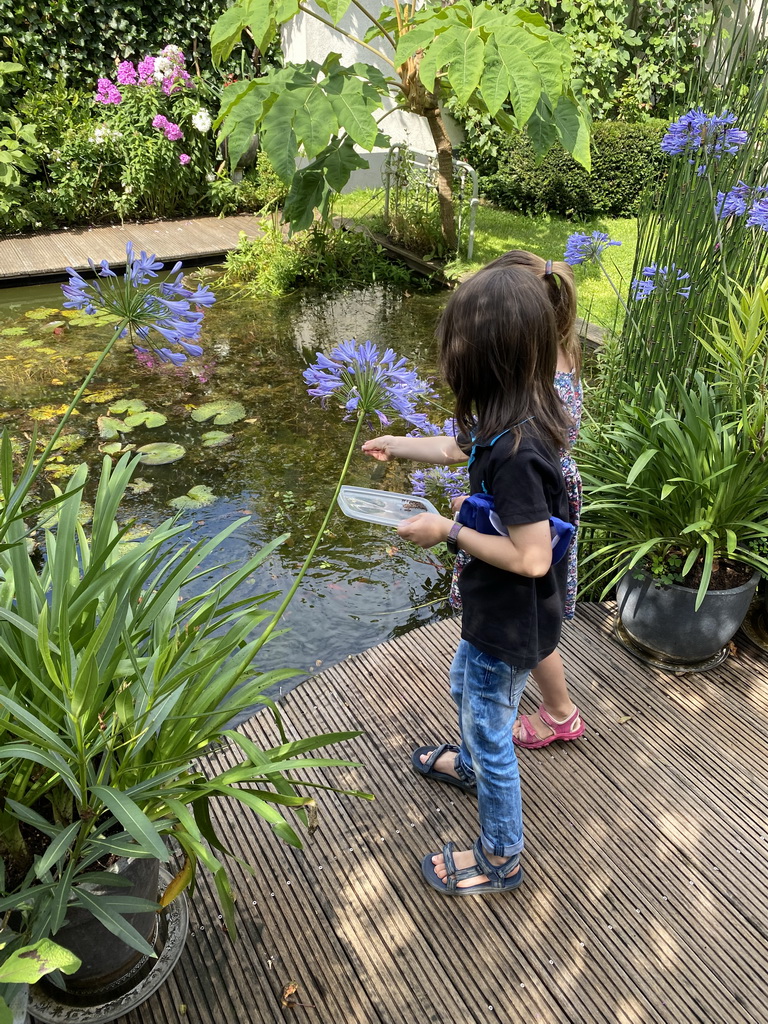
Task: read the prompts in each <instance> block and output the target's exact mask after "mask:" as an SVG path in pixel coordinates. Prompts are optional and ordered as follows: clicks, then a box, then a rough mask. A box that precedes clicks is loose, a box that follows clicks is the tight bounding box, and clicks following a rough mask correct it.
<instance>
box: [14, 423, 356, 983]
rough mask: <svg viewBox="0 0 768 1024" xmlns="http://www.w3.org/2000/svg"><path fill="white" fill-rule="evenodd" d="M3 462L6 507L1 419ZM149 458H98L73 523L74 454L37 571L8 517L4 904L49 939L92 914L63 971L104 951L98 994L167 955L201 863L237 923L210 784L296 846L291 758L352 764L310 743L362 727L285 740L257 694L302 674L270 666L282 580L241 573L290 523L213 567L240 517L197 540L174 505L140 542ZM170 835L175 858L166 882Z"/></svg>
mask: <svg viewBox="0 0 768 1024" xmlns="http://www.w3.org/2000/svg"><path fill="white" fill-rule="evenodd" d="M0 463H1V464H2V473H0V506H1V507H2V509H8V508H13V507H15V506H17V505H18V501H17V499H16V495H15V490H16V487H17V486H18V484H17V482H16V481H15V479H14V475H13V473H12V471H11V442H10V438H9V437H8V436H7V435H6V436H5V437H4V438H3V441H2V444H1V445H0ZM137 464H138V458H137V457H136V456H130V455H125V456H123V457H122V458H121V459H120V460H119V461H118V462H117V464H116V465H114V466H113V465H112V462H111V459H109V458H108V457H107V458H105V460H104V464H103V467H102V470H101V475H100V478H99V482H98V489H97V493H96V497H95V501H94V504H93V523H92V528H91V530H90V532H89V533H86V531H85V530H84V528H83V527H82V526H81V525H80V519H81V518H82V516H81V509H82V504H83V497H82V495H83V488H84V487H85V486H86V484H87V479H88V470H87V467H85V466H81V467H80V468H78V470H77V471H76V472H75V474H74V475H73V476H72V478H71V480H70V481H69V483H68V484H67V486H66V488H65V490H64V492H63V494H62V495H60V497H59V500H58V502H57V503H56V504H55V506H53V507H52V508H49V509H47V510H46V511H44V512H43V513H42V524H41V528H42V530H43V531H44V536H45V544H44V550H45V558H44V562H43V566H42V569H41V570H39V571H38V569H37V568H36V567H35V564H34V562H33V560H32V559H30V557H29V555H28V552H27V545H26V544H25V540H26V528H25V524H24V520H22V519H20V518H16V519H15V520H14V521H13V522H11V523H10V524H6V530H5V540H4V549H3V550H0V709H2V710H1V714H2V718H1V719H0V731H1V732H2V739H1V740H0V779H1V780H2V805H1V807H0V855H1V856H2V862H3V865H4V870H5V885H4V890H5V893H4V895H3V897H2V899H0V912H3V913H6V914H7V913H8V912H13V913H15V914H16V917H17V919H18V920H19V921H20V928H19V931H20V932H22V933H23V932H25V931H26V932H27V933H29V934H32V931H33V927H32V926H33V922H36V924H35V925H34V927H35V928H36V930H37V934H38V935H39V936H40V937H48V936H53V937H54V939H55V940H56V941H57V942H58V941H61V942H62V943H63V944H64V945H65V946H67V943H69V945H70V946H71V945H72V943H73V935H72V933H69V936H68V937H67V938H62V937H63V936H66V935H67V933H66V930H65V923H66V922H67V920H68V919H70V920H71V919H72V917H73V915H78V914H80V915H81V916H82V915H85V916H92V917H93V918H95V920H96V921H97V922H98V924H99V928H98V929H97V930H96V932H95V934H94V935H93V936H92V937H91V938H90V939H87V940H83V937H82V934H81V933H80V930H79V928H78V931H77V933H76V935H75V936H74V938H75V939H76V940H77V949H76V952H77V955H78V956H79V957H80V959H82V960H83V966H82V967H81V968H80V969H79V970H78V971H77V972H75V974H74V975H72V977H71V978H69V979H66V982H65V985H66V987H67V988H72V987H73V985H75V986H79V987H80V988H82V987H83V986H87V987H90V986H92V985H95V983H96V982H95V978H94V975H100V971H101V966H103V965H108V973H109V975H110V978H109V979H106V980H105V979H104V978H103V977H100V978H99V987H100V989H101V994H100V998H102V999H103V997H104V991H105V990H109V986H110V985H112V984H113V983H114V985H115V986H118V987H119V985H120V974H121V970H120V967H121V966H122V967H123V968H125V970H129V969H131V968H132V967H133V966H134V963H135V961H136V960H137V959H138V958H140V957H142V956H145V957H150V958H151V957H155V956H156V952H157V951H156V949H155V945H154V940H153V931H154V928H155V923H156V920H157V911H158V910H159V909H160V907H161V906H162V905H165V904H167V903H168V902H169V901H170V900H172V899H173V898H174V897H175V896H177V895H178V894H179V893H180V892H181V891H182V890H183V889H184V888H185V887H186V886H188V885H190V884H191V883H192V882H193V881H194V876H195V871H196V868H197V866H198V864H199V863H202V864H203V865H204V866H205V867H207V868H208V869H209V870H210V871H211V872H212V873H213V875H214V879H215V882H216V887H217V891H218V894H219V898H220V901H221V908H222V913H223V915H224V919H225V921H226V923H227V927H228V928H229V930H230V933H234V914H233V898H232V895H231V892H230V886H229V882H228V880H227V872H226V867H225V857H226V851H225V845H224V843H223V842H222V840H221V838H219V837H218V836H217V834H216V831H215V829H214V827H213V824H212V818H211V815H210V805H211V803H212V801H214V800H218V799H220V798H222V797H226V798H228V799H230V800H234V801H235V802H236V803H237V804H238V805H240V806H242V807H244V808H248V809H249V810H250V811H251V812H252V813H254V814H256V815H257V816H259V817H262V818H264V819H266V820H267V821H268V822H269V823H270V825H271V826H272V828H273V830H274V831H275V832H276V833H277V834H278V835H279V836H281V838H283V839H284V840H285V841H286V842H288V843H291V844H293V845H295V846H301V842H300V839H299V836H298V835H297V833H296V831H295V829H294V827H293V825H292V824H291V823H289V821H288V820H287V819H286V818H285V817H284V812H285V811H286V810H288V809H292V810H295V811H296V812H297V813H298V815H299V818H300V819H302V820H304V821H305V822H306V809H307V807H308V805H313V804H314V800H313V798H312V796H307V795H299V793H298V787H299V786H300V785H301V784H302V783H301V778H300V775H299V774H298V773H300V772H301V770H302V769H303V768H308V767H314V766H321V765H328V766H331V765H341V764H347V763H348V762H345V761H341V760H339V759H337V758H324V757H315V756H313V755H312V754H311V752H312V751H314V750H315V749H316V748H317V747H322V746H325V745H326V744H329V743H333V742H335V741H337V740H341V739H345V738H348V737H351V736H354V735H356V733H338V734H333V735H326V736H316V737H312V738H311V739H307V740H297V741H292V742H291V741H287V740H286V738H285V735H284V733H283V732H282V728H281V726H280V715H279V712H278V710H277V708H276V706H275V705H274V704H273V703H272V702H271V701H270V700H269V698H268V697H267V696H266V695H265V690H267V688H268V687H269V686H270V685H272V684H274V683H275V682H277V681H279V680H282V679H285V678H287V677H289V676H291V675H293V674H294V673H293V672H290V671H283V670H279V671H270V672H263V671H261V670H260V669H259V666H258V659H257V655H258V651H259V649H260V647H261V645H262V643H263V638H264V634H265V630H264V629H263V627H264V625H265V624H266V623H267V621H269V622H271V621H272V619H273V613H272V612H270V611H267V610H266V609H265V608H264V602H265V601H266V600H267V599H268V598H270V597H272V596H274V595H271V594H264V595H258V596H255V597H248V598H246V599H242V598H241V597H238V595H237V588H238V587H239V585H240V584H241V583H242V582H243V581H244V580H245V579H246V578H247V577H249V576H250V575H251V574H252V573H253V572H254V571H255V570H256V569H257V567H258V566H259V565H260V563H261V562H262V561H263V560H264V558H266V557H267V556H268V555H269V553H270V552H271V551H272V550H273V549H274V547H275V546H276V545H277V544H279V543H281V542H282V541H283V540H284V539H285V538H284V537H281V538H278V539H277V540H276V541H274V542H272V543H271V544H269V545H267V546H266V547H265V548H263V549H262V550H261V551H259V552H258V553H257V554H256V555H254V556H253V557H252V558H250V559H248V560H247V561H246V562H245V563H244V564H240V565H238V566H237V567H235V568H219V570H218V571H217V572H216V573H215V578H214V579H213V582H208V583H205V582H204V579H207V577H206V576H205V570H204V569H203V563H204V561H205V560H207V559H209V558H210V557H211V556H215V555H216V552H217V550H218V549H219V548H220V546H221V544H222V542H223V541H224V540H225V539H226V538H227V537H228V536H230V535H231V534H232V533H233V532H234V531H235V530H237V529H238V527H239V526H241V525H242V523H243V522H244V521H245V520H244V519H241V520H238V521H237V522H235V523H232V524H231V525H229V526H228V527H227V528H226V529H224V530H222V531H221V532H220V533H219V534H218V535H217V536H216V537H214V538H213V539H212V540H207V541H197V542H195V543H192V542H190V541H187V540H185V533H186V530H187V526H185V525H184V524H183V523H180V522H178V521H177V520H174V519H171V520H168V521H166V522H165V523H163V524H161V525H160V526H158V527H156V528H155V529H154V530H152V532H151V533H150V534H149V535H148V536H146V537H143V538H141V539H138V540H130V539H129V535H128V530H129V527H128V526H127V525H123V526H120V525H119V524H118V522H117V521H116V514H117V512H118V509H119V507H120V503H121V501H122V499H123V496H124V493H125V490H126V487H127V485H128V483H129V482H130V479H131V475H132V473H133V472H134V470H135V468H136V466H137ZM22 476H23V474H22ZM258 704H265V705H267V706H269V708H270V709H271V710H272V713H273V714H274V716H275V720H276V723H277V726H278V730H279V731H280V734H281V735H280V741H279V742H278V743H277V745H276V746H275V747H274V748H273V749H271V750H265V751H262V750H259V749H257V748H256V747H255V745H254V744H253V743H252V742H250V741H249V740H248V739H247V738H246V737H244V736H242V735H241V734H239V733H237V732H235V731H233V730H231V729H229V728H228V727H227V723H228V722H230V721H231V720H232V719H233V718H235V717H236V716H237V715H238V714H240V713H241V712H242V711H243V710H244V709H246V708H252V707H253V706H254V705H258ZM227 739H228V740H229V741H230V742H231V744H232V749H233V750H234V751H236V752H237V755H238V763H237V765H236V766H235V767H233V768H229V769H227V770H224V771H221V772H219V773H218V774H215V775H213V776H211V775H206V774H205V773H204V772H203V771H202V770H201V769H200V768H199V767H198V766H197V764H196V758H198V757H199V756H200V755H201V754H203V753H204V752H205V750H206V749H207V748H209V747H210V745H211V744H213V743H217V742H221V741H223V740H227ZM308 784H309V785H315V786H316V784H311V783H308ZM169 840H172V841H173V843H174V844H175V845H176V847H177V849H178V851H179V854H180V858H181V860H182V866H181V867H180V869H179V870H178V871H176V872H174V875H173V877H172V879H170V878H169V882H168V884H167V885H164V886H160V887H159V886H158V865H159V864H160V863H168V862H169V861H170V860H171V856H172V851H171V849H170V847H169V842H168V841H169ZM161 889H162V890H164V891H162V892H161V891H160V890H161ZM111 940H114V942H115V945H113V946H111V947H109V948H108V943H109V941H111ZM116 968H117V969H116Z"/></svg>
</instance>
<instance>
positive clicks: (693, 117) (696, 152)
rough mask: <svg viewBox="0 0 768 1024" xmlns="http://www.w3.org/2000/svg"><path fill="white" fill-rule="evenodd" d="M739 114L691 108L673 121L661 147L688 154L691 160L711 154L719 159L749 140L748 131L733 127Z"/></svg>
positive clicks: (672, 153)
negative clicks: (717, 112) (706, 111)
mask: <svg viewBox="0 0 768 1024" xmlns="http://www.w3.org/2000/svg"><path fill="white" fill-rule="evenodd" d="M735 123H736V115H735V114H731V113H730V112H729V111H728V110H724V111H723V112H722V114H720V115H719V116H718V115H717V114H705V113H704V111H703V110H702V108H701V107H698V108H695V109H693V110H689V111H688V113H687V114H683V116H682V117H679V118H678V119H677V121H673V122H672V124H671V125H670V126H669V128H668V129H667V133H666V135H665V136H664V138H663V139H662V140H661V149H662V150H663V152H665V153H669V154H670V156H682V155H687V156H688V158H689V163H695V162H696V160H697V159H698V160H701V159H702V158H703V159H707V158H712V159H715V160H719V159H720V157H721V156H723V154H725V153H736V152H737V151H738V150H739V148H740V147H741V146H743V145H744V144H745V143H746V142H748V141H749V134H748V133H747V132H745V131H741V129H739V128H734V127H732V126H733V125H734V124H735Z"/></svg>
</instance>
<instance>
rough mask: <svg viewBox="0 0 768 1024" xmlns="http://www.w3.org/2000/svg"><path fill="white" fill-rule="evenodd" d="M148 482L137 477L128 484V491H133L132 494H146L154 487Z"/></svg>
mask: <svg viewBox="0 0 768 1024" xmlns="http://www.w3.org/2000/svg"><path fill="white" fill-rule="evenodd" d="M154 486H155V485H154V484H151V483H150V482H149V480H144V479H143V478H142V477H140V476H137V477H136V479H135V480H134V481H133V482H132V483H130V484H128V490H129V491H133V493H134V494H146V493H147V491H151V490H152V488H153V487H154Z"/></svg>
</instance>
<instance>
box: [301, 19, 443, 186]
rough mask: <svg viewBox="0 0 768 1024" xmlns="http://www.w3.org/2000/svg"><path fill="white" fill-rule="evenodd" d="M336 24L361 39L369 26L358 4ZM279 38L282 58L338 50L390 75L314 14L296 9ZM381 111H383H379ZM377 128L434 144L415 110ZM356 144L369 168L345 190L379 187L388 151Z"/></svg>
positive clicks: (403, 139)
mask: <svg viewBox="0 0 768 1024" xmlns="http://www.w3.org/2000/svg"><path fill="white" fill-rule="evenodd" d="M308 6H311V7H313V8H314V9H315V10H317V11H318V13H319V14H320V15H321V17H323V18H326V19H327V17H328V15H327V14H326V13H325V11H323V10H321V9H320V8H318V7H315V5H314V4H312V3H311V0H308ZM380 6H382V5H373V6H372V7H371V10H374V11H375V13H376V14H378V12H379V9H380ZM339 24H340V27H341V28H343V29H344V31H346V32H349V33H351V34H352V35H353V36H357V38H358V39H362V38H363V36H364V35H365V33H366V32H367V31H368V29H369V28H370V24H371V23H370V22H369V21H368V19H367V18H366V17H365V16H364V15H363V14H362V12H361V11H360V10H359V9H358V8H356V7H350V9H349V10H348V11H347V13H346V14H345V15H344V17H343V18H342V19H341V22H340V23H339ZM282 41H283V53H284V54H285V59H286V60H287V61H289V62H290V63H292V64H294V63H295V64H303V63H304V62H305V61H308V60H314V61H317V63H318V64H322V62H323V61H324V60H325V58H326V57H327V56H328V54H329V53H339V54H341V63H342V64H344V65H350V64H354V63H356V62H357V61H362V62H364V63H366V64H373V65H375V66H376V67H378V68H379V69H380V70H381V71H382V72H383V73H384V74H385V75H388V76H390V77H391V76H392V75H393V71H392V68H391V67H390V66H389V65H388V64H387V63H386V62H385V61H383V60H381V59H380V58H379V57H377V56H376V54H374V53H371V51H370V50H367V49H366V48H365V47H363V46H360V45H358V44H357V43H354V42H352V41H351V40H350V39H347V38H346V36H342V35H340V34H339V33H338V32H334V30H333V29H332V28H329V27H327V26H325V25H323V24H322V23H321V22H319V21H317V20H316V19H315V18H312V17H311V16H310V15H308V14H304V13H303V12H299V14H298V15H297V16H296V17H295V18H293V19H292V20H291V21H290V22H288V24H286V25H283V27H282ZM370 45H371V46H374V47H376V46H380V47H381V49H382V50H383V51H384V53H386V54H387V56H390V55H391V53H392V48H391V46H390V45H389V44H388V43H387V41H386V40H385V39H384V40H381V39H375V40H373V41H372V42H371V44H370ZM395 106H396V104H395V103H394V102H393V101H388V100H385V108H384V110H389V109H393V108H394V107H395ZM383 113H384V111H382V114H383ZM379 116H381V115H379ZM445 122H446V130H447V131H448V134H449V135H450V137H451V141H452V142H453V144H454V145H455V146H456V145H458V144H459V143H460V142H461V129H460V127H459V126H458V125H457V124H456V122H455V121H453V120H452V118H450V117H449V116H447V115H445ZM381 130H382V132H384V134H385V135H388V136H389V137H390V139H391V142H392V144H394V143H404V144H405V145H407V146H409V147H410V148H411V149H415V150H417V151H419V152H422V153H434V152H435V144H434V142H433V141H432V135H431V134H430V131H429V127H428V125H427V122H426V120H425V119H424V118H423V117H420V116H419V115H418V114H412V113H410V112H409V111H405V110H395V112H394V113H392V114H388V115H387V117H386V118H385V119H384V121H383V123H382V125H381ZM356 148H357V149H358V152H359V153H361V154H362V156H363V157H364V158H365V159H366V160H367V161H368V163H369V164H370V168H369V170H360V171H354V172H353V174H352V177H351V178H350V180H349V184H348V185H347V187H346V189H345V191H350V190H352V189H355V188H380V187H381V186H382V178H381V172H382V168H383V165H384V161H385V160H386V157H387V152H388V151H387V150H386V149H374V151H373V152H372V153H368V152H366V151H364V150H361V149H359V147H356Z"/></svg>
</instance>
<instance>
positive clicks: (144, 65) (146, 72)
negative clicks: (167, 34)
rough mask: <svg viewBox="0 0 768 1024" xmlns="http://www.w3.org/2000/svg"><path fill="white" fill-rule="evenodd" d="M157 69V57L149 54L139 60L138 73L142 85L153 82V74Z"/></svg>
mask: <svg viewBox="0 0 768 1024" xmlns="http://www.w3.org/2000/svg"><path fill="white" fill-rule="evenodd" d="M154 70H155V58H154V57H150V56H149V55H147V56H146V57H145V58H144V60H140V61H139V66H138V73H139V82H140V83H141V84H142V85H149V84H150V83H151V82H152V75H153V73H154Z"/></svg>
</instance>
